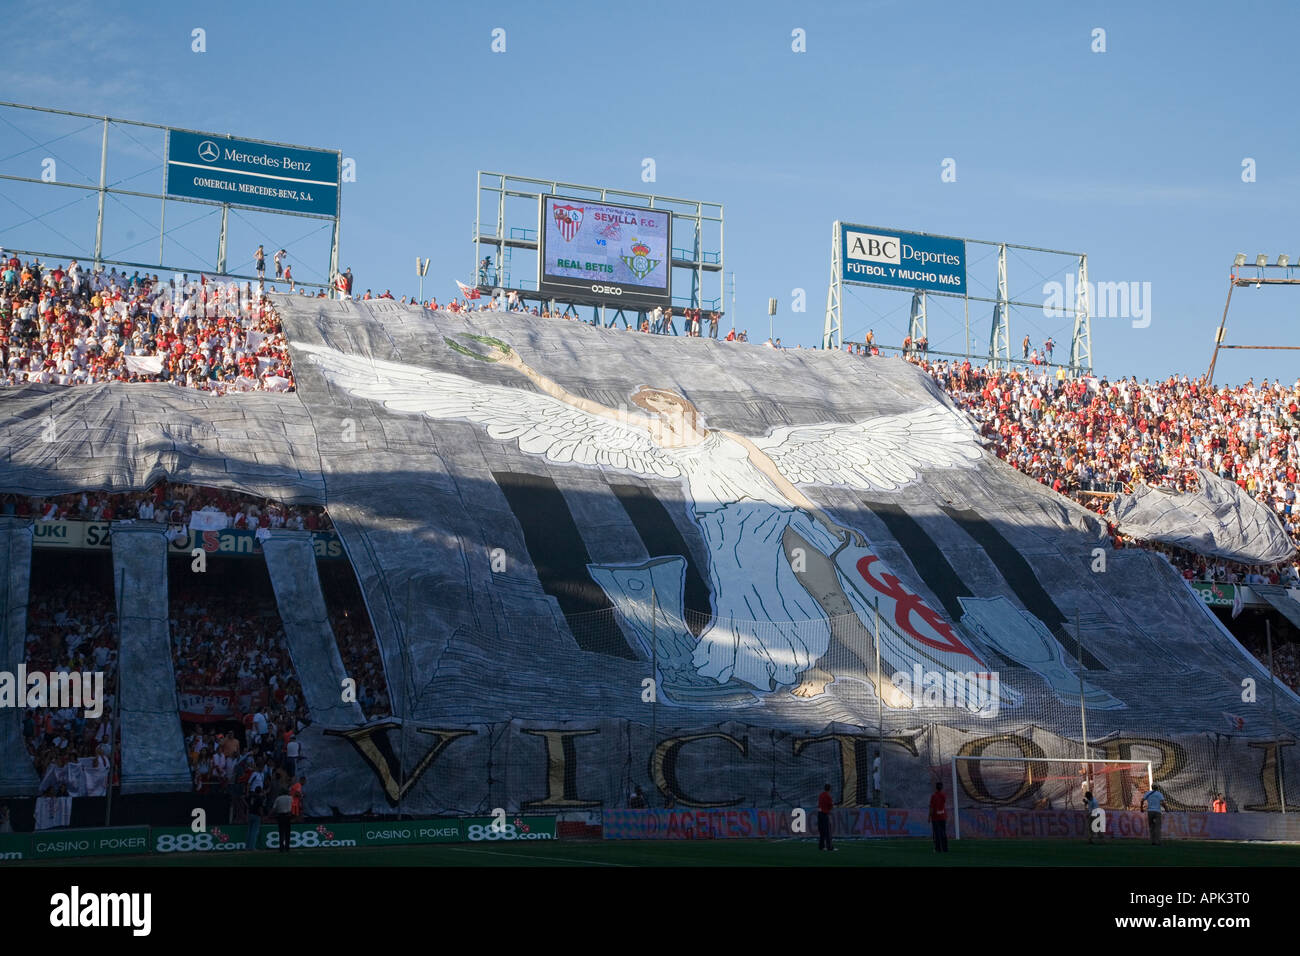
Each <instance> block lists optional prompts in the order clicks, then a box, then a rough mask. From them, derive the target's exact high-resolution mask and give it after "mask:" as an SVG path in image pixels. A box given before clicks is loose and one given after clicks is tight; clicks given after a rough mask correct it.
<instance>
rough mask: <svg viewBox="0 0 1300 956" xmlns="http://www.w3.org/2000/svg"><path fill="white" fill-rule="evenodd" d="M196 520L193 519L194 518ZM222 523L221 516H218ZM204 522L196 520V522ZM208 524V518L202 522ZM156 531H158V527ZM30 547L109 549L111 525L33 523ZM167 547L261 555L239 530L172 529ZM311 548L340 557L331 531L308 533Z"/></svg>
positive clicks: (252, 535) (250, 536)
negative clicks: (173, 531) (172, 533)
mask: <svg viewBox="0 0 1300 956" xmlns="http://www.w3.org/2000/svg"><path fill="white" fill-rule="evenodd" d="M196 517H197V515H196ZM220 517H221V519H222V520H224V519H225V515H221V516H220ZM202 520H205V519H200V522H202ZM206 520H207V521H208V522H209V523H210V522H211V520H212V519H211V518H208V519H206ZM160 527H162V526H161V525H160ZM32 531H33V541H32V546H33V547H36V548H76V549H86V550H91V551H95V550H104V551H107V550H109V549H110V548H111V547H112V533H111V524H110V523H109V522H107V521H37V522H35V523H34V524H33V526H32ZM175 532H176V533H175V534H174V535H173V536H172V538H171V541H170V543H169V547H170V549H171V550H172V551H174V552H177V553H183V554H190V553H191V552H192V551H193V550H194V549H195V548H202V549H203V550H204V551H206V552H207V553H208V554H212V555H217V556H224V555H232V556H243V557H248V556H250V555H255V554H258V555H260V554H261V553H262V542H261V539H259V538H258V536H257V532H256V531H253V530H248V529H242V528H223V529H221V530H219V531H218V530H195V529H194V528H193V527H192V526H191V527H190V528H176V529H175ZM311 539H312V548H313V549H314V550H315V552H316V557H317V558H329V559H339V558H342V557H343V556H344V554H343V545H342V543H341V542H340V541H339V536H338V535H337V534H335V533H334V532H333V531H313V532H311Z"/></svg>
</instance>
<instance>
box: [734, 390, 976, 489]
mask: <svg viewBox="0 0 1300 956" xmlns="http://www.w3.org/2000/svg"><path fill="white" fill-rule="evenodd" d="M751 440H752V441H753V442H754V444H755V445H757V446H758V447H759V448H761V449H762V450H763V451H765V452H767V454H768V456H769V457H770V458H771V459H772V461H773V462H774V463H775V465H776V467H777V469H778V470H779V471H780V472H781V474H783V475H785V477H786V478H787V479H789V480H790V481H791V482H793V483H794V484H797V485H848V486H849V487H852V488H857V489H859V490H862V491H893V490H895V489H898V488H901V487H903V486H904V485H906V484H910V483H911V482H913V481H915V480H916V479H917V478H918V477H920V471H921V469H922V468H953V467H959V466H965V465H970V464H971V463H972V462H974V461H977V460H978V459H979V457H980V443H979V439H978V437H977V436H976V435H975V432H974V431H973V430H972V429H971V427H970V426H969V425H967V424H966V423H965V422H963V421H962V420H961V419H960V418H958V417H957V416H956V415H954V414H953V413H952V412H950V411H948V410H947V409H944V408H925V409H921V410H920V411H915V412H908V413H906V414H903V415H882V416H881V417H879V418H870V419H867V420H866V421H862V422H851V423H849V424H830V425H791V426H786V427H783V428H778V429H776V430H775V431H773V432H772V434H771V435H768V436H766V437H764V438H754V439H751Z"/></svg>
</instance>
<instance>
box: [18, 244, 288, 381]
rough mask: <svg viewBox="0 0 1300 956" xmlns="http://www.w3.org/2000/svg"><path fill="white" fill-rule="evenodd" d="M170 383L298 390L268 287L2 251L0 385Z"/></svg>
mask: <svg viewBox="0 0 1300 956" xmlns="http://www.w3.org/2000/svg"><path fill="white" fill-rule="evenodd" d="M110 381H123V382H170V383H172V384H175V385H182V386H186V387H189V388H198V389H203V390H207V391H214V392H219V393H220V392H226V391H255V390H268V391H293V388H294V382H293V372H292V370H291V368H290V366H289V353H288V350H287V349H286V348H285V341H284V333H283V331H282V329H281V327H280V323H279V320H278V318H277V317H276V316H275V315H274V313H273V312H272V311H271V310H270V308H269V305H268V303H267V300H266V299H265V297H264V296H263V295H262V287H261V285H260V284H259V287H258V288H257V289H254V287H253V286H252V284H251V283H245V284H244V285H243V286H240V285H239V284H238V283H234V282H231V283H217V282H210V281H209V280H208V278H207V277H206V276H199V277H198V278H197V279H193V280H192V279H190V278H189V276H179V277H174V278H172V279H170V280H162V279H160V278H159V277H158V276H157V275H141V274H140V273H139V272H138V271H137V272H135V273H134V274H132V275H130V276H128V275H127V274H126V273H125V272H118V271H117V270H116V269H110V270H108V271H107V272H105V271H104V270H103V268H102V267H101V268H100V269H97V270H94V271H92V270H88V269H85V268H83V267H82V266H81V265H80V264H79V263H78V262H77V261H76V260H72V261H71V262H70V263H68V265H67V266H66V267H65V266H64V265H62V264H59V265H55V266H54V267H53V268H45V267H44V266H42V265H41V264H40V263H38V262H36V261H32V262H28V263H26V264H23V263H21V262H20V261H19V259H18V258H17V257H16V256H10V257H4V256H3V253H0V384H4V385H19V384H23V383H26V382H43V383H54V384H59V385H82V384H87V383H95V382H110Z"/></svg>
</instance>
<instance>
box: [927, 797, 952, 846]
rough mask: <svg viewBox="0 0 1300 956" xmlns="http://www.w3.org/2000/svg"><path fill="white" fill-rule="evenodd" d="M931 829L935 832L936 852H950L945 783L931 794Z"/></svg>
mask: <svg viewBox="0 0 1300 956" xmlns="http://www.w3.org/2000/svg"><path fill="white" fill-rule="evenodd" d="M930 829H931V830H933V831H934V852H935V853H947V852H948V797H947V795H945V794H944V792H943V781H942V780H940V781H938V782H937V783H936V784H935V785H934V793H932V794H930Z"/></svg>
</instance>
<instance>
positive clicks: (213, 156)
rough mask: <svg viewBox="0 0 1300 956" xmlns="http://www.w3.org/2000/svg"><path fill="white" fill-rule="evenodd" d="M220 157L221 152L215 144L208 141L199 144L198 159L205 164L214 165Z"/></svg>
mask: <svg viewBox="0 0 1300 956" xmlns="http://www.w3.org/2000/svg"><path fill="white" fill-rule="evenodd" d="M220 155H221V150H219V149H217V144H216V143H214V142H212V140H210V139H205V140H204V141H203V142H201V143H199V159H201V160H203V161H204V162H205V163H215V162H216V161H217V158H218V157H219V156H220Z"/></svg>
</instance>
